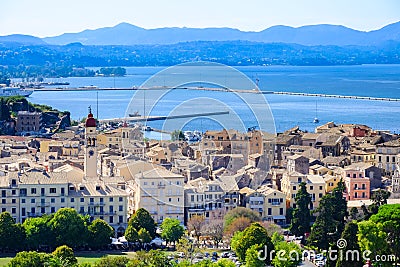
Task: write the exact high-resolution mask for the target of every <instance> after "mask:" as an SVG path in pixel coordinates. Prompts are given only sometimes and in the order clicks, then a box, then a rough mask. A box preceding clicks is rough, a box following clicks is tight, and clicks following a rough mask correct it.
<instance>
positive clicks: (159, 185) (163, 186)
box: [157, 184, 165, 188]
mask: <svg viewBox="0 0 400 267" xmlns="http://www.w3.org/2000/svg"><path fill="white" fill-rule="evenodd" d="M157 187H158V188H165V184H158V185H157Z"/></svg>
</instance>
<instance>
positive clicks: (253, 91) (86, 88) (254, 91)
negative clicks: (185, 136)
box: [32, 86, 400, 102]
mask: <svg viewBox="0 0 400 267" xmlns="http://www.w3.org/2000/svg"><path fill="white" fill-rule="evenodd" d="M173 89H181V90H182V89H183V90H200V91H214V92H233V93H239V94H242V93H250V94H276V95H293V96H309V97H324V98H345V99H346V98H347V99H359V100H372V101H392V102H398V101H400V98H390V97H371V96H354V95H335V94H315V93H302V92H288V91H261V90H259V89H257V88H253V89H248V90H246V89H231V88H210V87H166V86H157V87H148V88H142V87H132V88H129V87H97V86H82V87H64V88H50V87H47V88H38V89H32V91H35V92H46V91H59V92H67V91H137V90H173Z"/></svg>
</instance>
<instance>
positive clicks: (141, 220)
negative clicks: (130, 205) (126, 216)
mask: <svg viewBox="0 0 400 267" xmlns="http://www.w3.org/2000/svg"><path fill="white" fill-rule="evenodd" d="M129 225H131V227H133V228H134V229H136V231H137V232H138V231H139V230H140V228H144V229H146V230H147V231H148V232H149V233H150V235H151V238H152V239H154V237H155V235H156V224H155V222H154V219H153V218H152V217H151V215H150V213H149V212H148V211H147V210H146V209H143V208H140V209H138V210H137V211H136V212H135V213H134V214H133V215H132V218H131V219H130V220H129V222H128V227H129Z"/></svg>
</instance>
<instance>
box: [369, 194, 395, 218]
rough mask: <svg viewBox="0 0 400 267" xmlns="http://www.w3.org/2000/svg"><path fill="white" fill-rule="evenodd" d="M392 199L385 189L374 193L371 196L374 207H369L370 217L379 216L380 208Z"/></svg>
mask: <svg viewBox="0 0 400 267" xmlns="http://www.w3.org/2000/svg"><path fill="white" fill-rule="evenodd" d="M389 197H390V192H389V191H387V190H383V189H378V190H376V191H373V192H372V194H371V200H372V202H373V203H372V205H371V206H369V207H368V212H369V215H370V216H371V215H373V214H377V213H378V210H379V207H380V206H382V205H385V204H387V200H388V198H389Z"/></svg>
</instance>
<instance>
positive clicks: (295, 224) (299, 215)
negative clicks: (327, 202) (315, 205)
mask: <svg viewBox="0 0 400 267" xmlns="http://www.w3.org/2000/svg"><path fill="white" fill-rule="evenodd" d="M295 200H296V208H295V209H294V211H293V217H292V220H291V224H290V228H289V229H290V231H291V232H292V233H293V234H294V235H296V236H304V234H305V233H309V232H310V230H311V227H310V225H311V213H310V205H311V196H310V194H309V193H308V192H307V187H306V183H304V182H303V183H301V184H300V189H299V191H298V192H297V194H296V197H295Z"/></svg>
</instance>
